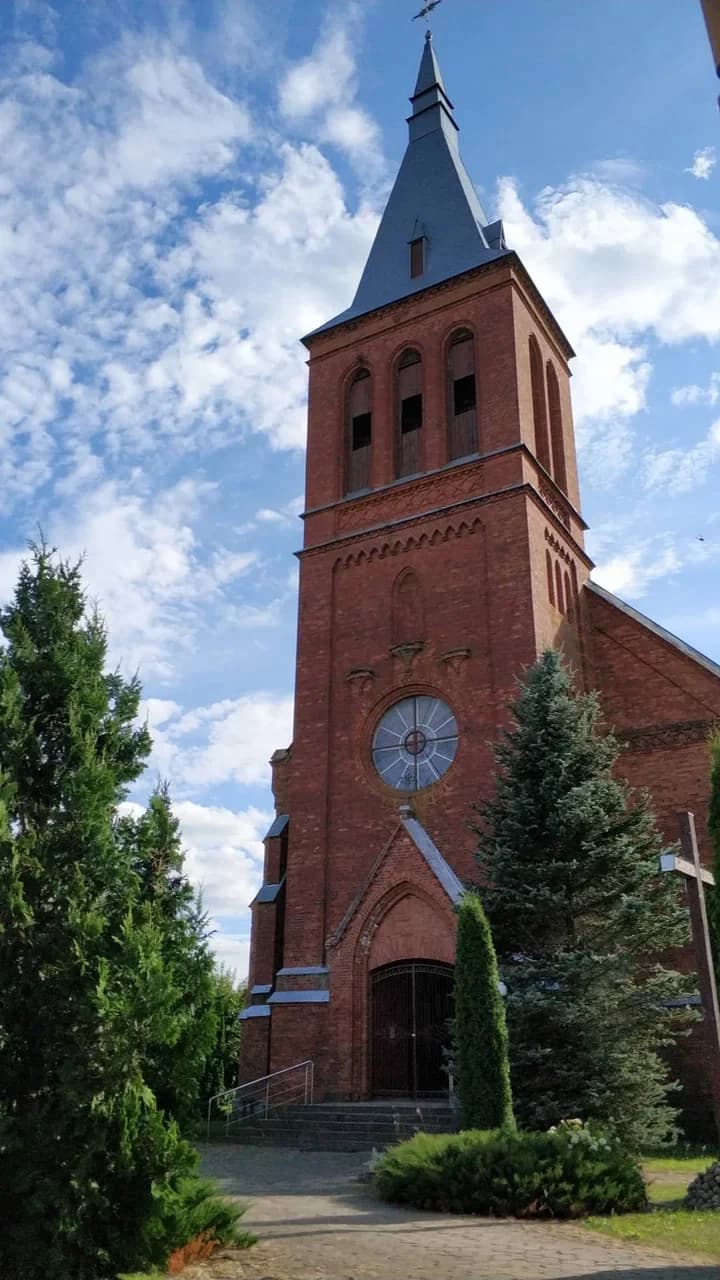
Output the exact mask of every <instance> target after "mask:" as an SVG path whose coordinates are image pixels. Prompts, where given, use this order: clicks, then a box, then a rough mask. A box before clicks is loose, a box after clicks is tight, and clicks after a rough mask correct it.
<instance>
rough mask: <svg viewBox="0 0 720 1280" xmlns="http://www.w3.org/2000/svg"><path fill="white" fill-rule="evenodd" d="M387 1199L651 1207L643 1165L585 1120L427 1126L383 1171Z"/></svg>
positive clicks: (469, 1207)
mask: <svg viewBox="0 0 720 1280" xmlns="http://www.w3.org/2000/svg"><path fill="white" fill-rule="evenodd" d="M375 1184H376V1186H377V1189H378V1192H379V1194H380V1195H381V1196H382V1198H383V1199H384V1200H390V1201H392V1202H394V1203H396V1204H410V1205H414V1206H415V1207H416V1208H418V1209H435V1210H440V1212H442V1213H477V1214H485V1215H493V1216H498V1217H507V1216H514V1217H517V1218H581V1217H584V1216H585V1215H586V1214H589V1213H630V1212H633V1211H637V1210H642V1209H646V1208H647V1203H648V1201H647V1193H646V1190H645V1183H644V1181H643V1177H642V1173H641V1171H640V1166H639V1164H638V1162H637V1160H635V1158H634V1157H633V1156H631V1155H629V1154H628V1153H627V1152H626V1151H625V1150H623V1148H622V1147H620V1146H619V1145H618V1144H617V1143H615V1142H613V1141H612V1140H611V1139H610V1138H607V1137H605V1136H604V1135H603V1134H601V1133H597V1132H592V1131H591V1130H588V1129H585V1128H583V1127H582V1126H581V1125H577V1126H571V1125H567V1126H566V1125H562V1126H560V1127H559V1128H558V1129H556V1130H555V1131H554V1132H551V1133H512V1132H508V1131H502V1132H498V1131H496V1132H483V1131H481V1130H468V1131H466V1132H464V1133H453V1134H440V1135H435V1134H433V1135H430V1134H427V1133H419V1134H417V1135H416V1137H414V1138H412V1139H411V1140H410V1141H409V1142H403V1143H400V1144H399V1145H398V1146H396V1147H391V1148H390V1149H389V1150H388V1151H386V1153H385V1155H384V1156H383V1158H382V1160H381V1161H380V1163H379V1165H378V1166H377V1169H376V1171H375Z"/></svg>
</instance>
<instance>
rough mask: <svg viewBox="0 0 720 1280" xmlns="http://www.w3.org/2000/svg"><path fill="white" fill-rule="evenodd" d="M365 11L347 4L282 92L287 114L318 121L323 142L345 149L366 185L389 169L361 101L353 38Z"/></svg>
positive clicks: (304, 120)
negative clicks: (358, 103)
mask: <svg viewBox="0 0 720 1280" xmlns="http://www.w3.org/2000/svg"><path fill="white" fill-rule="evenodd" d="M361 15H362V11H361V8H360V6H359V5H357V4H355V3H352V2H351V3H349V4H346V5H345V7H344V9H343V13H342V17H340V16H338V15H337V14H333V15H332V17H331V19H330V21H329V22H328V24H327V26H326V27H325V29H324V30H323V31H322V33H321V35H320V37H319V39H318V41H317V43H316V44H315V47H314V49H313V50H312V53H311V54H310V55H309V56H308V57H307V58H304V59H303V60H302V62H299V63H296V64H295V66H293V67H291V68H290V69H289V70H288V72H287V74H286V75H285V77H284V79H283V81H282V83H281V84H280V90H279V95H278V103H279V107H280V112H281V114H282V115H283V116H284V117H285V119H286V120H288V121H289V122H291V123H294V124H298V123H303V124H307V123H310V124H311V125H313V124H314V127H315V129H316V135H317V137H318V139H319V140H320V141H321V142H330V143H333V144H334V145H335V146H337V147H340V148H341V150H343V151H345V152H346V153H347V154H348V156H349V157H350V159H351V160H352V161H353V163H354V164H355V165H356V166H358V167H359V171H360V172H361V173H362V175H363V178H364V181H365V182H366V183H368V182H371V181H375V180H377V179H378V178H379V177H380V176H381V174H382V172H383V168H384V165H383V159H382V152H381V142H380V131H379V129H378V127H377V124H376V123H375V121H374V120H373V119H372V117H371V116H370V115H368V113H367V112H366V111H364V110H363V109H362V108H361V107H359V106H358V105H357V103H356V102H355V97H356V93H357V77H356V68H355V56H354V50H353V39H354V38H355V37H356V35H357V30H358V27H359V23H360V19H361Z"/></svg>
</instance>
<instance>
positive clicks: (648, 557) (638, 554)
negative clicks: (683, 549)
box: [592, 537, 682, 599]
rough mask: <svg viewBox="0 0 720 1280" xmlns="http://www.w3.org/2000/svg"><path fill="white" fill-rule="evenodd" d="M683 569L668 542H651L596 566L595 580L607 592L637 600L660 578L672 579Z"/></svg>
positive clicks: (675, 551)
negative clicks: (673, 575) (672, 576)
mask: <svg viewBox="0 0 720 1280" xmlns="http://www.w3.org/2000/svg"><path fill="white" fill-rule="evenodd" d="M681 567H682V560H681V558H680V556H679V554H678V552H677V550H676V548H675V547H674V545H673V544H672V542H671V541H670V540H669V539H668V538H666V537H663V538H660V539H648V540H647V541H645V542H643V543H640V544H639V545H638V546H635V547H633V548H632V549H631V550H630V551H624V552H619V553H617V554H616V555H613V556H611V557H610V558H609V559H608V560H605V561H603V562H602V563H600V564H598V565H596V567H595V568H594V569H593V572H592V579H593V582H597V583H598V584H599V586H601V587H605V589H606V590H607V591H612V592H614V593H616V594H617V595H619V596H623V597H625V596H627V597H629V598H630V599H636V598H638V597H640V596H643V595H644V594H645V591H646V589H647V587H648V585H649V584H650V583H651V582H653V581H654V580H655V579H656V578H666V577H669V576H671V575H672V574H675V573H677V572H678V571H679V569H680V568H681Z"/></svg>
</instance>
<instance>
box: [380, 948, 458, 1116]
mask: <svg viewBox="0 0 720 1280" xmlns="http://www.w3.org/2000/svg"><path fill="white" fill-rule="evenodd" d="M453 972H454V970H453V966H452V965H451V964H440V963H439V962H438V961H437V960H406V961H404V962H403V963H402V964H385V965H382V966H381V967H380V968H379V969H374V970H373V972H372V973H371V974H370V1026H371V1038H370V1046H371V1048H370V1054H371V1060H370V1081H371V1091H372V1094H373V1096H374V1097H376V1098H383V1097H385V1098H392V1097H411V1098H419V1097H433V1096H442V1095H444V1094H447V1091H448V1076H447V1072H446V1071H445V1070H444V1065H443V1064H444V1052H443V1050H444V1049H445V1047H446V1046H447V1045H448V1044H449V1020H450V1018H451V1017H452V998H453Z"/></svg>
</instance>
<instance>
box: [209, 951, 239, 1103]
mask: <svg viewBox="0 0 720 1280" xmlns="http://www.w3.org/2000/svg"><path fill="white" fill-rule="evenodd" d="M213 981H214V988H215V994H214V1011H215V1022H216V1031H215V1041H214V1044H213V1047H212V1049H211V1051H210V1053H209V1054H208V1056H207V1058H206V1059H205V1074H204V1076H203V1079H202V1082H201V1087H200V1102H201V1104H202V1106H203V1113H205V1112H206V1110H207V1103H208V1100H209V1099H210V1098H214V1097H215V1096H216V1094H218V1093H223V1092H224V1090H225V1089H234V1088H235V1085H236V1084H237V1076H238V1062H239V1058H240V1039H241V1027H242V1023H241V1022H240V1014H241V1013H242V1010H243V1009H244V1008H245V999H246V988H245V986H244V984H243V983H239V982H237V980H236V977H235V974H234V973H233V972H232V971H231V970H229V969H225V968H222V967H220V968H219V969H216V971H215V974H214V977H213Z"/></svg>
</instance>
